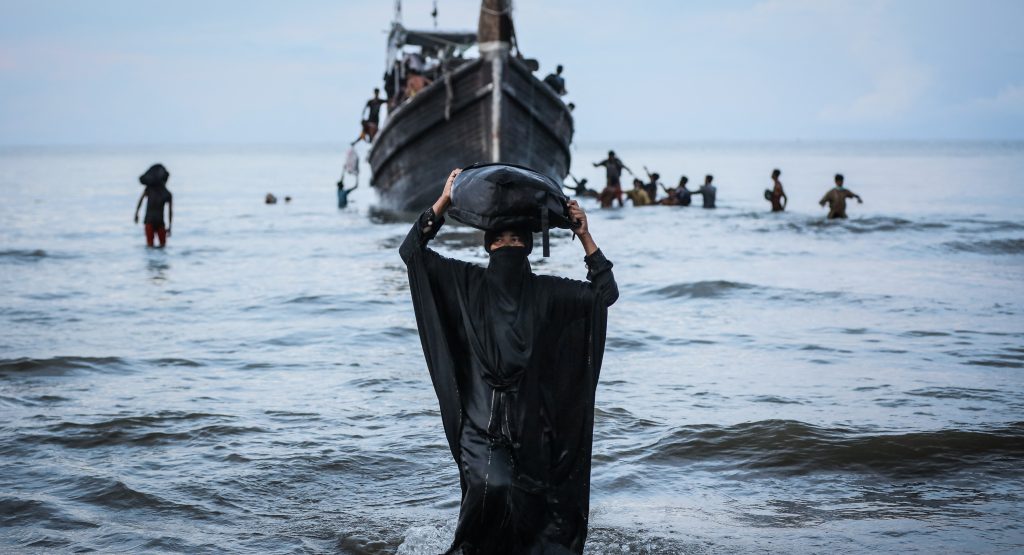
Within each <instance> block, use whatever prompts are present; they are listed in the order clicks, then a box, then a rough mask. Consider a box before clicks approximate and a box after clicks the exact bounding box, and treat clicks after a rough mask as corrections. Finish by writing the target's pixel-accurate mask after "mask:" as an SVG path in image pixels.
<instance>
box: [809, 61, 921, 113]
mask: <svg viewBox="0 0 1024 555" xmlns="http://www.w3.org/2000/svg"><path fill="white" fill-rule="evenodd" d="M885 65H888V66H889V67H880V68H872V70H870V73H871V81H872V82H871V85H872V89H871V90H870V91H869V92H867V93H865V94H863V95H861V96H858V97H857V98H855V99H854V100H853V101H852V102H848V103H843V104H830V105H828V106H825V107H824V108H823V109H822V110H821V111H820V112H819V113H818V116H819V117H820V119H821V120H823V121H826V122H836V123H849V122H865V121H867V122H871V121H884V120H887V119H890V118H894V117H899V116H900V115H903V114H905V113H907V112H909V111H911V110H912V109H913V108H914V106H915V105H916V103H917V102H919V101H920V100H921V98H922V97H923V96H924V94H925V93H926V92H927V90H928V84H929V82H930V78H929V74H928V71H927V70H926V69H925V68H923V67H918V66H915V65H914V64H900V63H890V64H885Z"/></svg>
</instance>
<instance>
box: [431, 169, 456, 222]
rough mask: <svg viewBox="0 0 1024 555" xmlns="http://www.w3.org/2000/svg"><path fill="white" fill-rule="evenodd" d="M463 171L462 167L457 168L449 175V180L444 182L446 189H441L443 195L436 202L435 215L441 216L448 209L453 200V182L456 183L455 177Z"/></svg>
mask: <svg viewBox="0 0 1024 555" xmlns="http://www.w3.org/2000/svg"><path fill="white" fill-rule="evenodd" d="M460 173H462V168H455V169H454V170H452V173H451V174H449V175H448V181H445V182H444V190H443V191H441V196H440V197H438V199H437V201H436V202H434V206H433V207H432V209H433V210H434V215H436V216H441V215H442V214H444V212H445V210H448V205H449V204H451V202H452V184H453V183H455V178H456V177H458V176H459V174H460Z"/></svg>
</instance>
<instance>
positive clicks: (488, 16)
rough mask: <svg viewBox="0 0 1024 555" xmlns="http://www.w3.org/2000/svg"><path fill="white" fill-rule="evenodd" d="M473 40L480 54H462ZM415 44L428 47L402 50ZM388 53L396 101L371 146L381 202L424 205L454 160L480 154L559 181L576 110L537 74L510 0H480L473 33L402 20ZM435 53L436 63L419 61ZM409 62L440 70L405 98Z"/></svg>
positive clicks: (402, 207) (460, 163) (397, 206)
mask: <svg viewBox="0 0 1024 555" xmlns="http://www.w3.org/2000/svg"><path fill="white" fill-rule="evenodd" d="M396 19H397V18H396ZM474 44H475V46H477V49H478V50H479V53H480V54H479V57H477V58H462V57H461V54H462V52H465V51H466V50H467V49H469V48H470V47H471V46H473V45H474ZM410 45H411V46H419V47H420V48H421V52H422V54H420V60H416V58H415V57H410V55H408V54H406V55H405V56H406V57H405V59H404V60H402V59H400V58H401V57H402V52H403V49H405V47H407V46H410ZM413 56H415V55H413ZM410 61H412V62H416V63H415V64H410V63H409V62H410ZM388 63H389V72H388V74H387V75H385V80H386V82H385V87H384V90H385V91H386V92H388V93H389V106H390V105H391V103H394V104H395V106H394V109H393V110H391V111H389V113H388V118H387V121H386V122H385V123H384V125H383V126H382V127H381V129H380V131H379V133H378V134H377V137H376V138H375V140H374V143H373V147H372V148H371V150H370V154H369V161H370V167H371V169H372V174H373V175H372V180H371V184H372V186H373V187H374V188H376V189H377V191H378V192H379V195H380V199H381V207H382V208H386V209H390V210H399V211H419V210H423V209H425V208H426V207H428V206H430V205H431V204H432V203H433V202H434V200H436V199H437V197H438V196H439V195H440V193H441V190H442V188H443V187H444V182H445V178H446V177H447V176H448V174H449V172H451V170H452V169H453V168H456V167H465V166H468V165H470V164H472V163H474V162H505V163H513V164H519V165H523V166H527V167H529V168H533V169H535V170H537V171H539V172H542V173H545V174H547V175H549V176H551V177H553V178H554V179H556V180H557V181H559V182H561V181H562V180H563V179H564V178H565V176H566V175H567V174H568V172H569V162H570V154H569V145H570V143H571V141H572V135H573V120H572V114H571V113H570V111H569V109H568V108H567V107H566V105H565V103H563V102H562V100H561V98H559V96H558V95H557V94H556V93H555V92H554V91H553V90H552V89H551V88H550V87H548V86H547V85H546V84H544V83H543V82H542V81H541V80H540V79H538V78H537V77H536V76H535V75H534V71H536V69H537V64H536V62H535V61H533V60H526V59H524V58H522V56H521V55H519V53H518V46H517V45H516V44H515V42H514V31H513V27H512V19H511V7H510V0H483V2H482V5H481V9H480V21H479V27H478V30H477V33H476V34H475V36H474V35H473V34H472V33H450V32H449V33H445V32H429V31H410V30H407V29H405V28H404V27H402V26H401V23H400V22H398V21H395V22H394V23H393V24H392V30H391V36H390V39H389V62H388ZM431 63H433V64H435V66H434V68H433V69H432V70H431V69H422V68H423V67H424V66H425V65H430V64H431ZM410 65H416V66H418V67H420V68H421V69H422V72H423V74H425V75H433V76H434V79H433V80H432V82H430V83H429V84H427V85H426V86H425V87H423V88H422V89H421V90H419V91H418V92H416V93H415V94H414V95H413V96H411V97H409V98H402V96H405V95H403V94H402V89H401V88H400V87H398V86H396V85H397V84H398V83H399V82H400V79H401V76H402V74H403V73H405V76H406V80H408V79H410V78H411V77H410V75H411V74H413V73H415V72H414V71H413V70H412V69H410ZM415 74H416V75H419V73H415ZM417 78H418V77H417Z"/></svg>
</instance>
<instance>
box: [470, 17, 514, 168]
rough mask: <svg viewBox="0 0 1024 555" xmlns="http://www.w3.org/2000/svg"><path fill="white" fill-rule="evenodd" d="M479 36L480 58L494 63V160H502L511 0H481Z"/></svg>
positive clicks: (492, 102) (492, 104) (510, 38)
mask: <svg viewBox="0 0 1024 555" xmlns="http://www.w3.org/2000/svg"><path fill="white" fill-rule="evenodd" d="M476 37H477V47H478V48H479V49H480V57H481V58H483V59H484V60H487V61H489V62H490V64H491V136H490V139H491V144H490V151H491V161H492V162H501V97H502V90H501V86H502V82H503V80H504V71H505V64H506V63H507V59H508V52H509V48H510V45H511V42H512V0H482V2H481V4H480V22H479V24H478V26H477V32H476Z"/></svg>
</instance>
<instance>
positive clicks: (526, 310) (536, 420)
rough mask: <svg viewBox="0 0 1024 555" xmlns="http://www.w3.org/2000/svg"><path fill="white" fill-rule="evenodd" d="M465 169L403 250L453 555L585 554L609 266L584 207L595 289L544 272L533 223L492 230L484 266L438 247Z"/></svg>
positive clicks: (582, 234)
mask: <svg viewBox="0 0 1024 555" xmlns="http://www.w3.org/2000/svg"><path fill="white" fill-rule="evenodd" d="M459 171H460V170H455V171H453V172H452V173H451V175H450V176H449V178H448V181H447V183H445V186H444V192H443V193H442V194H441V196H440V198H438V199H437V202H435V203H434V205H433V207H432V208H428V209H427V210H426V212H424V213H423V214H422V215H421V216H420V217H419V219H418V220H417V221H416V222H415V223H414V224H413V226H412V229H411V230H410V231H409V234H408V235H407V236H406V238H405V241H404V242H403V243H402V245H401V247H400V248H399V252H400V254H401V257H402V260H403V261H404V262H405V264H406V266H407V268H408V271H409V289H410V292H411V294H412V300H413V307H414V309H415V312H416V324H417V327H418V328H419V333H420V340H421V343H422V346H423V352H424V355H425V357H426V361H427V367H428V369H429V371H430V377H431V381H432V382H433V385H434V390H435V393H436V394H437V398H438V404H439V405H440V409H441V420H442V423H443V425H444V431H445V436H446V438H447V440H448V445H449V448H450V449H451V453H452V457H453V458H454V460H455V463H456V464H457V465H458V470H459V482H460V485H461V486H462V503H461V509H460V511H459V522H458V526H457V528H456V530H455V538H454V540H453V542H452V545H451V548H450V549H449V550H448V551H447V553H463V554H466V555H476V554H527V553H537V554H540V553H582V552H583V546H584V543H585V541H586V535H587V520H588V517H589V502H590V501H589V500H590V459H591V443H592V440H593V426H594V393H595V389H596V386H597V379H598V374H599V372H600V369H601V360H602V356H603V354H604V342H605V328H606V320H607V310H608V307H609V306H611V305H612V303H614V302H615V300H616V299H617V298H618V295H619V293H618V288H617V286H616V284H615V278H614V276H613V275H612V263H611V262H609V261H608V259H607V258H605V256H604V254H603V253H602V252H601V251H600V249H598V248H597V244H596V243H595V242H594V238H593V237H592V236H591V234H590V229H589V227H588V225H587V216H586V214H585V213H584V212H583V209H582V208H580V206H579V205H578V204H577V203H576V202H575V201H569V203H568V209H569V216H570V218H571V220H572V221H573V222H575V225H576V228H575V229H573V233H574V234H575V235H576V237H578V238H579V239H580V243H581V244H582V245H583V250H584V252H585V254H586V256H585V257H584V259H583V260H584V262H585V263H586V266H587V280H588V281H576V280H571V279H565V278H559V277H554V276H538V275H536V274H534V273H533V272H532V271H531V269H530V262H529V260H528V258H527V255H528V254H529V253H530V252H531V249H532V247H533V234H532V233H531V231H530V230H529V229H503V230H494V231H487V232H485V235H484V249H485V250H486V251H487V252H488V254H489V256H490V261H489V263H488V265H487V267H480V266H477V265H475V264H471V263H468V262H463V261H460V260H454V259H450V258H445V257H443V256H441V255H439V254H438V253H436V252H434V251H433V250H432V249H430V248H428V247H427V244H428V243H429V241H430V240H431V239H433V238H434V236H435V235H436V234H437V232H438V230H439V229H440V228H441V226H442V225H443V224H444V214H445V211H446V210H447V209H448V206H449V204H450V202H451V195H452V184H453V182H454V180H455V177H456V176H457V175H458V174H459Z"/></svg>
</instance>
